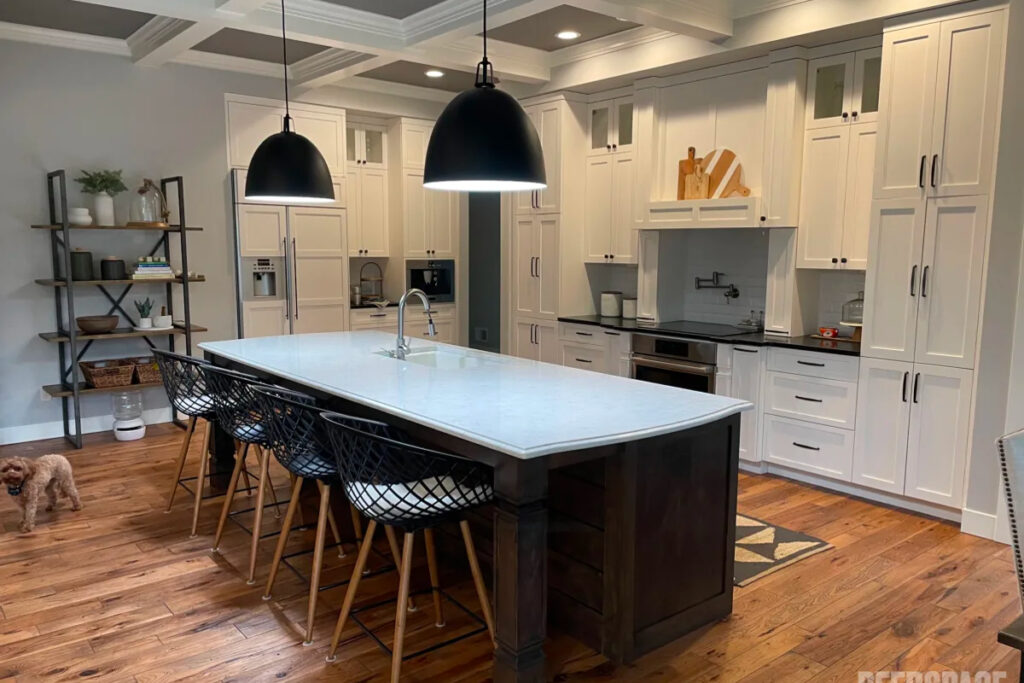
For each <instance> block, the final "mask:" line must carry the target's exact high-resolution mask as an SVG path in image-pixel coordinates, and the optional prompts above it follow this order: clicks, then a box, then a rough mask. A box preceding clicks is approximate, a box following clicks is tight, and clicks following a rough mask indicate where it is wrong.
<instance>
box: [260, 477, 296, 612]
mask: <svg viewBox="0 0 1024 683" xmlns="http://www.w3.org/2000/svg"><path fill="white" fill-rule="evenodd" d="M302 481H303V480H302V477H294V481H293V483H292V497H291V500H289V501H288V509H286V510H285V512H284V526H282V527H281V535H280V536H278V537H277V548H275V549H274V561H273V562H272V563H271V565H270V576H268V577H267V589H266V590H265V591H263V599H264V600H269V599H270V592H271V591H272V590H273V589H274V581H275V580H276V579H277V570H278V568H279V567H280V566H281V558H282V557H283V556H284V548H285V546H286V545H287V543H288V534H289V533H291V530H292V520H293V519H294V518H295V511H296V510H297V509H298V508H299V491H301V490H302Z"/></svg>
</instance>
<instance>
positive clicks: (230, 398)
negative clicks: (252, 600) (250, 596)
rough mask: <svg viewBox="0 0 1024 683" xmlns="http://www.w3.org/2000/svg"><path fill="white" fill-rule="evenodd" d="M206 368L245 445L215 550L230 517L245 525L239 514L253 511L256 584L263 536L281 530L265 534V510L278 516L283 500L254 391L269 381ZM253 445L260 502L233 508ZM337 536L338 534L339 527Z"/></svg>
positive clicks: (225, 420)
mask: <svg viewBox="0 0 1024 683" xmlns="http://www.w3.org/2000/svg"><path fill="white" fill-rule="evenodd" d="M203 372H204V373H205V375H206V382H207V386H208V387H209V389H210V394H211V395H212V396H213V399H214V407H215V409H216V411H217V420H218V422H220V423H221V425H223V428H224V429H225V430H226V431H227V432H228V433H229V434H231V436H233V437H234V438H235V441H236V443H237V444H240V445H241V446H242V447H241V449H240V452H239V451H238V450H236V453H235V467H234V469H233V470H232V472H231V479H230V481H229V483H228V489H227V493H226V494H225V497H224V504H223V505H222V507H221V512H220V519H219V520H218V522H217V533H216V535H215V536H214V541H213V548H212V550H213V552H217V551H218V549H219V548H220V541H221V538H222V536H223V534H224V526H225V523H226V522H227V520H228V519H229V518H230V519H231V521H233V522H235V523H237V524H238V525H239V526H241V527H242V528H243V529H245V526H244V525H242V524H241V522H239V521H238V520H237V519H236V516H238V515H243V514H246V513H249V512H252V513H253V523H252V528H251V529H245V530H246V531H248V532H249V533H250V535H251V541H250V544H249V574H248V578H247V583H249V584H253V583H255V578H256V556H257V553H258V551H259V542H260V540H261V539H262V538H266V537H268V536H273V535H274V534H275V533H277V532H272V533H269V534H265V535H264V534H263V512H264V510H266V508H268V507H270V506H273V507H274V515H275V516H276V517H277V518H280V517H281V510H280V503H279V502H278V500H277V493H276V491H275V490H274V482H273V480H272V479H271V478H270V452H269V451H270V450H271V449H272V448H273V444H272V442H271V439H270V431H269V428H268V427H267V425H266V419H265V418H264V416H263V415H262V414H261V412H260V410H259V406H258V403H257V399H256V395H255V393H254V388H255V387H257V386H266V385H264V384H263V383H262V381H260V379H259V378H257V377H255V376H253V375H249V374H246V373H242V372H237V371H235V370H229V369H227V368H219V367H216V366H213V365H207V366H205V367H204V368H203ZM250 446H251V447H252V448H253V450H254V451H255V452H256V460H257V463H258V465H259V477H258V483H257V494H256V504H255V506H254V507H250V508H246V509H244V510H236V511H235V512H232V511H231V506H232V504H233V503H234V499H235V493H236V491H237V489H238V479H239V476H240V475H241V474H242V473H243V472H245V471H246V470H245V459H246V456H247V454H248V453H249V449H250ZM268 490H269V492H270V497H271V499H272V501H273V502H272V503H269V504H267V503H266V502H265V494H266V492H267V491H268ZM335 536H336V537H337V530H336V529H335Z"/></svg>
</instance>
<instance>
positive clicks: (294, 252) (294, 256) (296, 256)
mask: <svg viewBox="0 0 1024 683" xmlns="http://www.w3.org/2000/svg"><path fill="white" fill-rule="evenodd" d="M292 269H293V270H294V271H295V272H294V273H292V279H293V280H294V281H295V319H296V320H298V319H299V254H298V249H296V248H295V238H294V237H293V238H292Z"/></svg>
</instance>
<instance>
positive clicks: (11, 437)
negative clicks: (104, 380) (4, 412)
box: [0, 407, 171, 446]
mask: <svg viewBox="0 0 1024 683" xmlns="http://www.w3.org/2000/svg"><path fill="white" fill-rule="evenodd" d="M113 419H114V418H113V417H111V416H110V415H97V416H95V417H87V418H84V419H83V420H82V433H83V434H94V433H96V432H105V431H108V430H109V429H110V428H111V427H112V426H113ZM142 419H143V420H144V421H145V422H146V424H148V425H155V424H160V423H161V422H170V421H171V409H170V407H164V408H151V409H149V410H144V411H142ZM62 436H64V422H63V421H61V420H57V421H55V422H38V423H36V424H30V425H20V426H17V427H4V428H2V429H0V446H2V445H7V444H13V443H25V442H26V441H38V440H40V439H55V438H59V437H62Z"/></svg>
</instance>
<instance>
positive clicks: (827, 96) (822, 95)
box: [807, 48, 882, 128]
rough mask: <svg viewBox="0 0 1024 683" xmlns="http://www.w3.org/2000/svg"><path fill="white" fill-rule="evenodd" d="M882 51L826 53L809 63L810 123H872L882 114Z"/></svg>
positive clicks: (808, 122) (808, 106)
mask: <svg viewBox="0 0 1024 683" xmlns="http://www.w3.org/2000/svg"><path fill="white" fill-rule="evenodd" d="M881 66H882V51H881V49H878V48H875V49H872V50H862V51H860V52H848V53H846V54H841V55H835V56H833V57H822V58H821V59H815V60H813V61H812V62H810V63H809V64H808V75H807V76H808V78H807V88H808V92H807V127H808V128H822V127H828V126H836V125H840V124H844V123H869V122H872V121H875V120H876V119H877V118H878V92H879V74H880V73H881Z"/></svg>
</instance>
